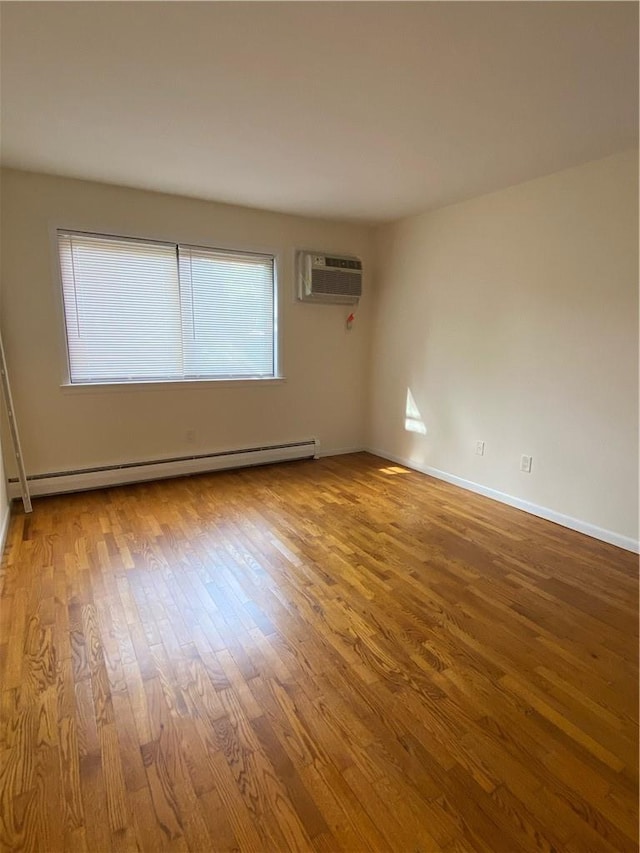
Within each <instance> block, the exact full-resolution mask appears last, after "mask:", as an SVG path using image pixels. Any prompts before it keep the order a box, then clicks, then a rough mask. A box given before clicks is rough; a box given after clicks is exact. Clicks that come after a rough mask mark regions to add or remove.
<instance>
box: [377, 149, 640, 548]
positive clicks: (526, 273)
mask: <svg viewBox="0 0 640 853" xmlns="http://www.w3.org/2000/svg"><path fill="white" fill-rule="evenodd" d="M637 158H638V154H637V151H630V152H627V153H623V154H620V155H617V156H614V157H609V158H607V159H605V160H600V161H598V162H594V163H590V164H587V165H585V166H581V167H579V168H575V169H570V170H567V171H563V172H560V173H558V174H555V175H551V176H549V177H545V178H542V179H539V180H535V181H530V182H528V183H525V184H521V185H519V186H514V187H511V188H509V189H507V190H505V191H501V192H497V193H493V194H491V195H487V196H484V197H481V198H476V199H474V200H472V201H468V202H465V203H462V204H457V205H454V206H451V207H447V208H443V209H441V210H439V211H436V212H433V213H430V214H425V215H422V216H417V217H413V218H409V219H405V220H403V221H400V222H398V223H395V224H392V225H389V226H386V227H383V228H381V229H380V230H379V232H378V234H377V244H378V245H377V254H378V259H379V260H378V267H377V270H378V272H377V278H378V288H379V292H378V298H377V302H376V316H375V324H374V337H373V349H372V352H373V363H372V376H373V383H372V399H371V426H370V436H369V442H368V443H369V445H370V446H371V447H373V448H375V449H378V450H381V451H383V452H384V453H387V454H389V455H391V456H394V457H396V458H399V459H405V460H407V461H408V462H410V463H412V464H414V465H416V466H417V467H422V468H435V469H438V470H440V471H443V472H446V473H447V474H451V475H455V476H457V477H460V478H462V479H464V480H468V481H471V482H472V483H476V484H480V485H481V486H484V487H487V488H489V489H493V490H497V491H499V492H503V493H506V494H507V495H511V496H515V497H516V498H520V499H521V500H524V501H528V502H531V503H533V504H536V505H538V506H541V507H545V508H548V509H550V510H553V511H554V512H557V513H562V514H564V515H567V516H570V517H572V518H575V519H579V520H581V521H583V522H586V523H588V524H590V525H595V526H597V527H601V528H604V529H605V530H608V531H613V532H615V533H616V534H619V535H621V536H623V537H631V538H632V539H637V538H638V494H637V487H638V216H637V213H638V206H637V205H638V201H637V186H638V180H637V177H638V176H637V162H638V159H637ZM408 390H410V391H411V393H412V395H413V398H414V400H415V403H416V406H417V408H418V410H419V412H420V416H421V418H422V420H423V421H424V424H425V426H426V429H427V432H426V435H421V434H419V433H416V432H411V431H407V430H406V428H405V410H406V399H407V391H408ZM476 440H483V441H485V442H486V453H485V456H477V455H475V448H474V443H475V441H476ZM521 454H529V455H532V456H533V468H532V472H531V473H530V474H524V473H520V471H519V463H520V456H521Z"/></svg>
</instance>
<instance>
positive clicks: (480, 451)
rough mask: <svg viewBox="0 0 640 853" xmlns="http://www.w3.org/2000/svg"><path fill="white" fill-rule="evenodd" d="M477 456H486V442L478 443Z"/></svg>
mask: <svg viewBox="0 0 640 853" xmlns="http://www.w3.org/2000/svg"><path fill="white" fill-rule="evenodd" d="M476 454H477V455H478V456H484V441H476Z"/></svg>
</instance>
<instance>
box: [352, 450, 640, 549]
mask: <svg viewBox="0 0 640 853" xmlns="http://www.w3.org/2000/svg"><path fill="white" fill-rule="evenodd" d="M366 449H367V452H368V453H373V454H374V455H375V456H380V457H382V458H383V459H388V460H389V461H390V462H397V463H398V464H399V465H404V466H405V467H406V468H412V469H413V470H414V471H419V472H420V473H421V474H428V476H430V477H435V478H436V479H437V480H444V481H445V482H446V483H451V484H452V485H454V486H460V488H462V489H467V490H468V491H470V492H475V493H476V494H478V495H483V496H484V497H486V498H491V500H494V501H499V502H500V503H503V504H508V506H512V507H515V508H516V509H521V510H524V512H528V513H530V514H531V515H536V516H538V518H544V519H546V521H553V522H554V523H555V524H560V525H561V526H562V527H568V528H569V529H570V530H577V531H578V533H584V534H585V535H587V536H591V537H592V538H593V539H599V540H600V541H602V542H608V543H609V544H610V545H617V546H618V548H624V549H625V551H633V552H634V553H635V554H638V553H640V542H638V540H637V539H632V538H631V537H630V536H623V535H622V534H620V533H616V532H615V531H613V530H606V529H605V528H604V527H598V526H597V525H595V524H589V523H588V522H586V521H581V520H580V519H579V518H572V517H571V516H570V515H564V514H563V513H561V512H556V511H555V510H553V509H548V507H545V506H539V505H538V504H534V503H531V502H530V501H525V500H523V499H522V498H516V497H514V496H513V495H508V494H506V492H499V491H498V490H497V489H490V488H489V487H488V486H483V485H481V484H480V483H474V482H473V481H472V480H465V479H463V478H462V477H457V476H456V475H455V474H449V473H447V472H446V471H440V470H439V469H438V468H431V467H429V466H428V465H417V464H416V463H415V462H411V461H410V460H409V459H404V458H403V457H401V456H395V455H394V454H392V453H387V452H386V451H385V450H379V449H374V448H371V447H368V448H366Z"/></svg>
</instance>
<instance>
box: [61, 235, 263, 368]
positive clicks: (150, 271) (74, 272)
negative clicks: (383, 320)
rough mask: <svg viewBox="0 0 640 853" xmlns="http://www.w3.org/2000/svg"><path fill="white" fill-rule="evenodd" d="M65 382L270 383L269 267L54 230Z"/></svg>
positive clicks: (238, 256) (238, 257) (205, 252)
mask: <svg viewBox="0 0 640 853" xmlns="http://www.w3.org/2000/svg"><path fill="white" fill-rule="evenodd" d="M58 249H59V253H60V269H61V273H62V292H63V298H64V313H65V323H66V335H67V349H68V353H69V376H70V380H71V383H72V384H73V383H99V382H155V381H163V380H181V379H227V378H232V379H241V378H253V379H257V378H273V377H274V376H275V375H276V322H275V262H274V258H273V257H272V256H269V255H256V254H244V253H240V252H229V251H222V250H217V249H207V248H201V247H196V246H183V245H176V244H173V243H155V242H150V241H147V240H134V239H128V238H122V237H107V236H103V235H97V234H84V233H79V232H71V231H59V232H58Z"/></svg>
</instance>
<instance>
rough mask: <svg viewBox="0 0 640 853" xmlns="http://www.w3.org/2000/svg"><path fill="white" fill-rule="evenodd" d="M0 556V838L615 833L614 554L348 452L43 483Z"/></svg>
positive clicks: (448, 843) (626, 708)
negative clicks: (164, 474)
mask: <svg viewBox="0 0 640 853" xmlns="http://www.w3.org/2000/svg"><path fill="white" fill-rule="evenodd" d="M3 577H4V582H3V591H2V596H1V599H0V602H1V607H0V674H1V688H2V689H1V691H0V844H1V845H2V849H3V850H11V851H17V850H38V851H59V850H60V851H61V850H69V851H83V850H86V851H91V853H96V851H98V853H100V852H101V851H110V850H113V851H133V850H143V851H158V850H170V851H187V850H190V851H222V850H253V851H287V850H316V851H327V853H328V851H339V850H344V851H364V850H372V851H378V850H393V851H451V853H453V851H506V852H507V853H515V851H521V850H525V851H534V850H542V851H552V850H556V851H574V853H577V851H634V850H637V839H638V728H637V720H638V691H637V676H638V639H637V634H638V631H637V628H638V565H637V557H636V556H634V555H633V554H629V553H627V552H625V551H622V550H619V549H617V548H614V547H611V546H608V545H605V544H603V543H600V542H597V541H595V540H592V539H589V538H587V537H585V536H582V535H580V534H578V533H574V532H572V531H569V530H565V529H563V528H561V527H558V526H556V525H553V524H550V523H548V522H545V521H542V520H540V519H536V518H533V517H531V516H528V515H526V514H524V513H522V512H519V511H517V510H514V509H511V508H509V507H506V506H503V505H501V504H498V503H495V502H492V501H490V500H487V499H485V498H482V497H479V496H476V495H473V494H471V493H469V492H465V491H462V490H460V489H457V488H455V487H453V486H450V485H448V484H446V483H442V482H439V481H436V480H432V479H430V478H428V477H425V476H423V475H422V474H418V473H415V472H410V471H407V470H406V469H404V468H401V467H399V466H396V465H393V464H391V463H388V462H385V461H384V460H382V459H379V458H376V457H374V456H370V455H367V454H354V455H351V456H344V457H334V458H329V459H324V460H321V461H316V462H298V463H291V464H286V465H277V466H271V467H265V468H257V469H251V470H244V471H235V472H224V473H218V474H212V475H206V476H199V477H193V478H186V479H179V480H173V481H165V482H160V483H152V484H141V485H135V486H127V487H122V488H115V489H110V490H105V491H100V492H92V493H85V494H79V495H67V496H60V497H53V498H41V499H38V500H36V501H35V502H34V512H33V515H31V516H27V517H25V516H24V515H22V514H21V513H20V511H19V509H17V508H16V509H15V510H14V517H13V520H12V522H11V527H10V532H9V539H8V546H7V550H6V553H5V557H4V560H3Z"/></svg>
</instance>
